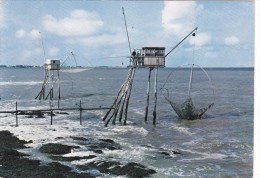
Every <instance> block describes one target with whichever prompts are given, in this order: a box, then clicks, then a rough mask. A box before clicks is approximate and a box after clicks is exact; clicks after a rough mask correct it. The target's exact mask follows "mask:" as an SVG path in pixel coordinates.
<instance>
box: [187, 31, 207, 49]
mask: <svg viewBox="0 0 260 178" xmlns="http://www.w3.org/2000/svg"><path fill="white" fill-rule="evenodd" d="M210 42H211V35H210V34H209V33H196V36H195V37H193V36H192V37H191V38H190V40H189V43H190V44H191V45H195V46H204V45H206V44H210Z"/></svg>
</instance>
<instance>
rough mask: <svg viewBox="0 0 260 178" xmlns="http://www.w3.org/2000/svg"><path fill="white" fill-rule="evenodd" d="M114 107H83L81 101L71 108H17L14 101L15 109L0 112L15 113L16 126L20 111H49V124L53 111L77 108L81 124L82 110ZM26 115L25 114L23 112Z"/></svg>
mask: <svg viewBox="0 0 260 178" xmlns="http://www.w3.org/2000/svg"><path fill="white" fill-rule="evenodd" d="M112 109H115V108H111V107H104V108H102V107H98V108H83V107H82V104H81V101H80V104H79V107H71V108H49V109H18V103H17V102H16V103H15V110H5V111H0V114H1V113H9V114H15V118H16V119H15V120H16V126H18V115H20V113H21V112H47V111H49V112H50V117H51V125H52V123H53V122H52V120H53V116H54V114H53V111H69V110H70V111H72V110H78V111H79V118H80V125H82V112H83V111H93V110H112ZM25 115H26V114H25Z"/></svg>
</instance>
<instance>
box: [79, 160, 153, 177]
mask: <svg viewBox="0 0 260 178" xmlns="http://www.w3.org/2000/svg"><path fill="white" fill-rule="evenodd" d="M79 168H80V169H83V170H84V169H87V170H89V169H97V170H98V171H99V172H101V173H105V174H113V175H116V176H120V175H121V176H122V175H125V176H128V177H147V176H150V175H152V174H155V173H156V171H155V170H153V169H148V168H146V167H145V166H143V165H141V164H138V163H134V162H130V163H127V164H126V165H122V164H121V163H120V162H117V161H97V162H90V163H88V164H86V165H84V166H79Z"/></svg>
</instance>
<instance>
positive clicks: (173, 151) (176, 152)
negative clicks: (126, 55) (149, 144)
mask: <svg viewBox="0 0 260 178" xmlns="http://www.w3.org/2000/svg"><path fill="white" fill-rule="evenodd" d="M172 153H173V154H175V155H177V154H181V152H180V151H177V150H172Z"/></svg>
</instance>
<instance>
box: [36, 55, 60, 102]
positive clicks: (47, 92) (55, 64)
mask: <svg viewBox="0 0 260 178" xmlns="http://www.w3.org/2000/svg"><path fill="white" fill-rule="evenodd" d="M59 71H60V60H51V59H47V60H45V64H44V80H43V84H42V87H41V90H40V92H39V93H38V95H37V96H36V97H35V99H39V100H47V99H48V98H49V99H50V100H52V99H53V96H54V86H55V84H57V85H58V101H59V100H60V84H59V76H60V74H59ZM58 103H59V102H58Z"/></svg>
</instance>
